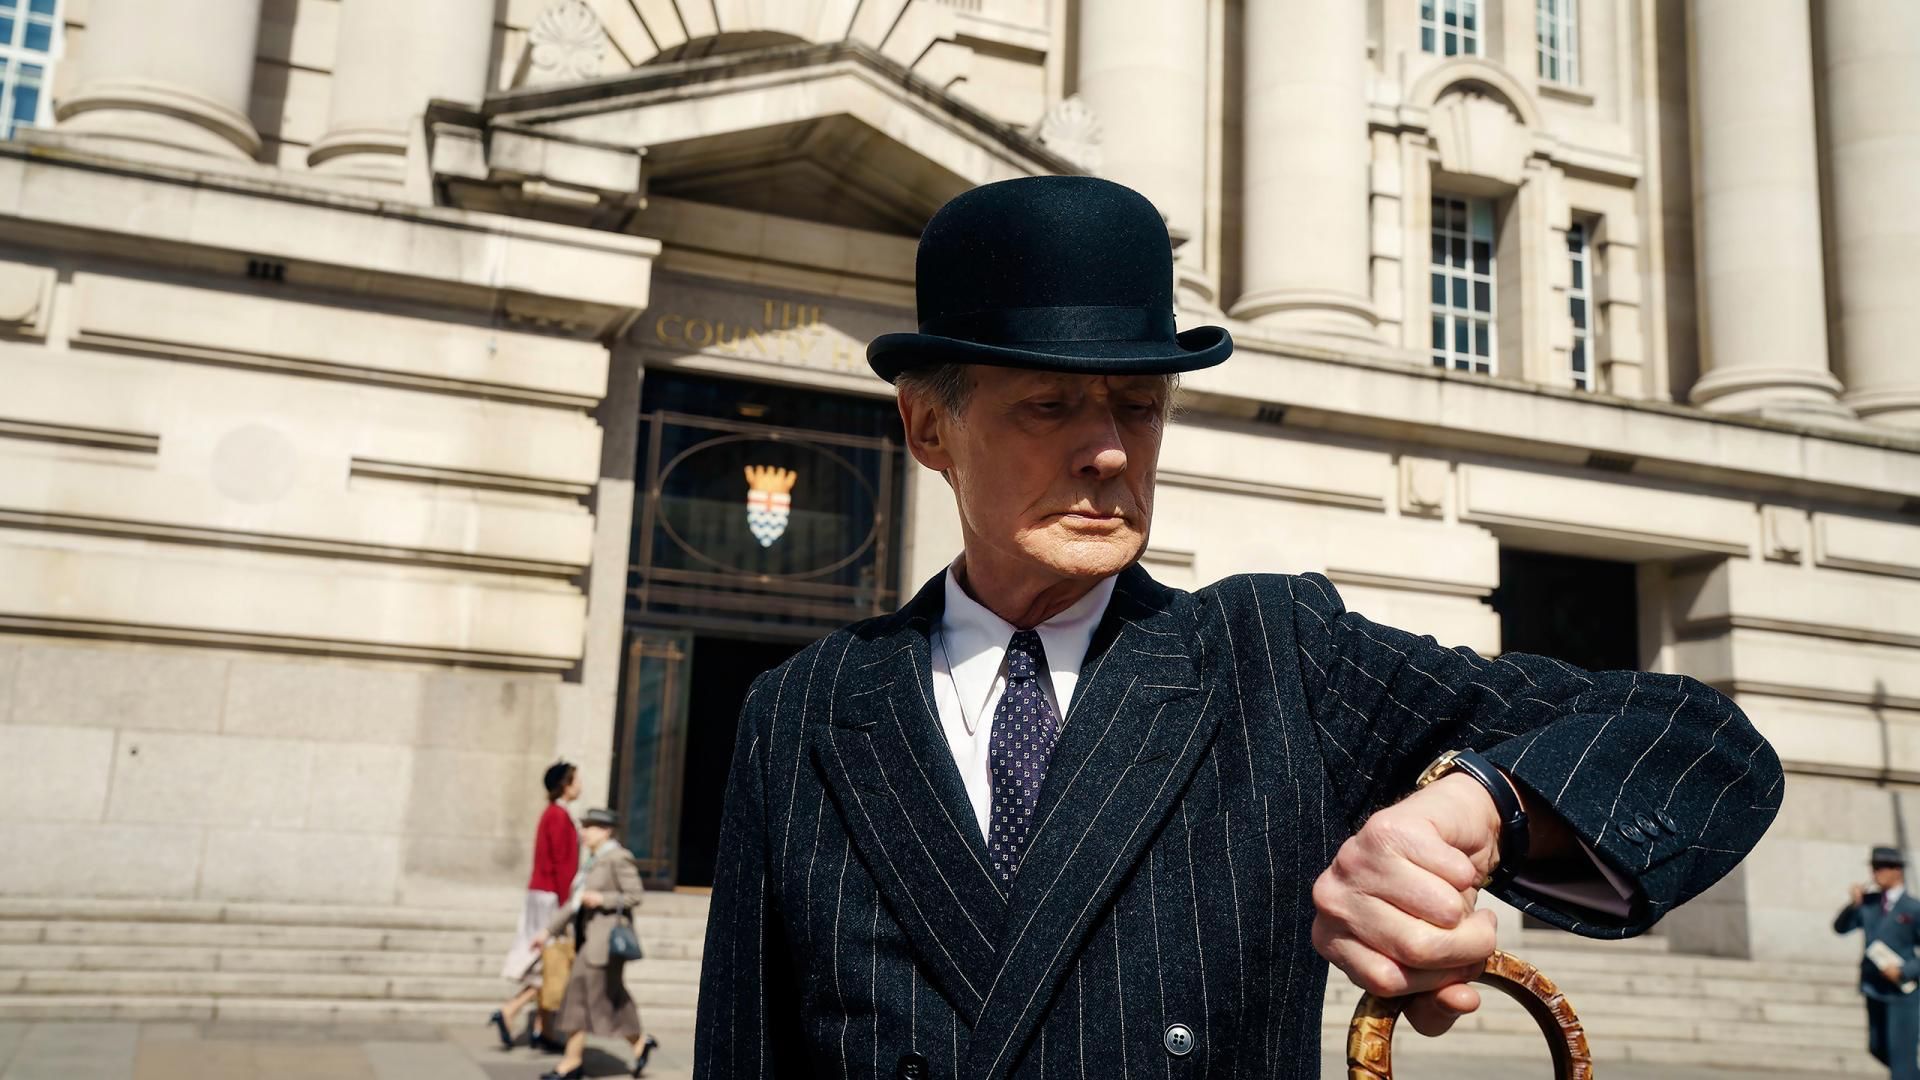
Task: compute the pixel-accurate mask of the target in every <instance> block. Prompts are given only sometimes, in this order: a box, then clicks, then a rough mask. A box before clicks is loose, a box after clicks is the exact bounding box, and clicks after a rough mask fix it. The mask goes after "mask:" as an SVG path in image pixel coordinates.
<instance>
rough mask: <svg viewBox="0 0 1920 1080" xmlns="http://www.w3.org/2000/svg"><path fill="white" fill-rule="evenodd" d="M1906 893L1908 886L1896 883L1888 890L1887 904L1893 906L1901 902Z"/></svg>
mask: <svg viewBox="0 0 1920 1080" xmlns="http://www.w3.org/2000/svg"><path fill="white" fill-rule="evenodd" d="M1905 895H1907V887H1906V886H1905V885H1895V886H1894V887H1893V888H1891V889H1888V890H1887V898H1886V900H1885V901H1884V903H1885V904H1886V906H1888V907H1892V906H1893V905H1895V904H1897V903H1899V902H1900V898H1901V897H1903V896H1905Z"/></svg>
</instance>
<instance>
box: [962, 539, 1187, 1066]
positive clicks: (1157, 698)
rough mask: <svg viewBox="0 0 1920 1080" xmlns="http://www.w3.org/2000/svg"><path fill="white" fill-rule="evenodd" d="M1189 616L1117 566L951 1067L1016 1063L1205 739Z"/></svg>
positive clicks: (1177, 598)
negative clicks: (959, 1058)
mask: <svg viewBox="0 0 1920 1080" xmlns="http://www.w3.org/2000/svg"><path fill="white" fill-rule="evenodd" d="M1195 618H1196V616H1195V605H1194V601H1193V598H1192V597H1191V596H1190V595H1188V594H1186V593H1182V592H1177V591H1174V590H1171V589H1167V588H1165V587H1163V586H1161V585H1160V584H1159V583H1157V582H1155V581H1154V580H1153V579H1152V578H1150V577H1148V576H1147V574H1146V572H1145V571H1143V570H1140V569H1139V568H1138V567H1132V568H1129V569H1128V570H1127V571H1126V572H1124V573H1123V574H1122V575H1121V577H1120V580H1119V582H1118V583H1117V585H1116V587H1115V589H1114V595H1113V601H1112V602H1111V603H1110V604H1109V606H1108V608H1107V613H1106V617H1105V618H1104V619H1103V620H1102V622H1101V626H1100V629H1099V631H1098V632H1097V633H1096V634H1095V637H1094V643H1093V647H1092V648H1091V649H1090V650H1089V652H1088V657H1087V663H1086V666H1085V668H1084V669H1083V670H1085V671H1086V672H1087V674H1085V675H1084V676H1083V677H1082V682H1081V685H1080V688H1079V689H1078V690H1077V691H1076V692H1075V694H1074V700H1073V702H1072V705H1071V706H1070V708H1069V709H1068V712H1067V719H1066V727H1065V729H1064V730H1063V731H1062V732H1061V736H1060V742H1059V743H1058V744H1057V745H1056V746H1055V748H1054V752H1053V760H1052V762H1051V763H1050V764H1049V765H1048V767H1047V779H1046V783H1045V784H1043V785H1042V787H1041V791H1040V800H1039V804H1038V805H1037V806H1036V807H1035V810H1034V820H1035V822H1036V823H1037V824H1036V831H1035V833H1034V836H1033V839H1032V840H1031V841H1030V846H1029V847H1028V849H1027V852H1026V854H1025V855H1024V856H1022V858H1021V864H1020V873H1019V876H1018V877H1016V878H1015V879H1014V884H1013V890H1012V893H1011V894H1010V895H1009V897H1008V900H1007V912H1006V921H1005V928H1004V929H1003V930H1002V932H1001V938H1000V950H999V952H1000V956H999V969H998V971H997V973H996V974H995V976H994V981H993V983H992V984H991V986H990V987H989V989H988V991H987V998H986V1002H985V1004H984V1006H983V1007H982V1009H981V1013H980V1018H979V1021H978V1023H977V1024H975V1025H974V1034H973V1039H972V1040H971V1042H970V1044H969V1046H968V1050H967V1066H966V1068H965V1069H963V1070H962V1073H963V1074H964V1075H967V1076H971V1077H983V1078H991V1077H1000V1076H1004V1075H1006V1074H1007V1073H1008V1072H1010V1071H1011V1070H1012V1069H1013V1067H1014V1065H1015V1064H1016V1063H1018V1061H1019V1060H1020V1056H1021V1053H1022V1052H1023V1050H1024V1048H1025V1046H1026V1044H1027V1042H1028V1040H1029V1039H1031V1038H1032V1036H1033V1033H1034V1030H1035V1029H1036V1028H1037V1027H1038V1025H1039V1022H1040V1018H1041V1017H1043V1016H1044V1015H1045V1014H1046V1011H1047V1008H1048V1006H1049V1005H1050V1004H1051V1003H1052V999H1053V995H1054V994H1055V993H1057V992H1058V989H1059V986H1060V983H1061V979H1062V976H1063V975H1064V973H1065V972H1066V970H1067V968H1068V967H1069V965H1070V964H1071V963H1072V961H1073V958H1074V956H1075V955H1077V953H1078V951H1079V948H1080V946H1081V944H1082V943H1083V942H1084V940H1085V938H1086V936H1087V934H1088V932H1089V931H1090V928H1091V927H1092V925H1093V923H1094V922H1095V921H1096V919H1097V918H1098V916H1099V914H1100V913H1101V911H1102V910H1103V909H1104V908H1105V906H1106V904H1107V903H1108V901H1110V900H1111V899H1112V897H1113V894H1114V892H1115V890H1116V889H1117V888H1118V887H1119V883H1120V882H1121V881H1122V880H1124V879H1125V878H1126V876H1127V874H1128V872H1129V871H1130V870H1131V869H1132V868H1133V865H1134V864H1135V862H1136V861H1138V860H1139V858H1140V857H1141V855H1142V854H1143V853H1144V852H1145V850H1146V848H1147V845H1148V843H1149V842H1150V841H1151V840H1152V838H1153V837H1154V835H1155V834H1156V833H1157V832H1158V831H1159V827H1160V824H1161V822H1162V821H1163V820H1164V819H1165V817H1166V815H1167V812H1168V810H1169V809H1170V808H1171V807H1172V806H1173V805H1174V803H1175V802H1176V801H1177V799H1178V798H1179V796H1180V794H1181V793H1182V792H1183V791H1185V790H1186V786H1187V781H1188V779H1189V778H1190V777H1191V776H1192V774H1193V769H1194V766H1195V765H1196V764H1197V763H1198V762H1199V760H1200V758H1201V756H1202V754H1204V752H1205V751H1206V748H1207V747H1208V746H1209V745H1210V744H1211V743H1212V740H1213V728H1214V726H1215V725H1216V724H1217V720H1216V719H1214V718H1213V714H1210V712H1209V710H1208V709H1207V708H1206V704H1207V700H1206V699H1207V695H1206V693H1205V691H1204V689H1203V688H1202V687H1201V686H1200V675H1199V662H1198V659H1199V658H1198V657H1196V656H1194V655H1193V650H1194V649H1195V648H1196V645H1197V641H1198V634H1197V632H1196V630H1197V628H1196V626H1195Z"/></svg>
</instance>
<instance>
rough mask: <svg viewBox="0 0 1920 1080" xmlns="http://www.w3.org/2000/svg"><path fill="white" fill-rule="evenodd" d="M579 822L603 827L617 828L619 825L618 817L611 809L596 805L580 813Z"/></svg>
mask: <svg viewBox="0 0 1920 1080" xmlns="http://www.w3.org/2000/svg"><path fill="white" fill-rule="evenodd" d="M580 824H582V825H598V826H600V827H601V828H603V829H618V828H619V827H620V817H619V815H617V814H615V813H614V812H613V811H611V810H605V809H601V808H598V807H596V808H594V809H592V810H589V811H587V812H586V814H584V815H582V817H581V818H580Z"/></svg>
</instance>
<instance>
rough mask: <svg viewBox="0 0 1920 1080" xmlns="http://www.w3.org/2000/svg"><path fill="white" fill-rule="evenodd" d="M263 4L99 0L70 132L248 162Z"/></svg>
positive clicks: (66, 105)
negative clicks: (250, 105) (250, 109)
mask: <svg viewBox="0 0 1920 1080" xmlns="http://www.w3.org/2000/svg"><path fill="white" fill-rule="evenodd" d="M259 35H260V0H168V2H166V3H155V2H154V0H93V3H92V4H91V5H90V6H89V10H88V13H87V30H86V37H85V39H84V41H85V50H84V52H83V53H82V55H81V56H80V58H79V59H80V64H81V74H80V79H79V82H78V84H77V86H76V89H75V90H74V92H73V95H72V96H71V97H69V98H68V99H67V100H66V101H63V102H61V103H60V108H59V117H60V126H61V127H62V128H64V129H65V130H68V131H73V132H79V133H83V134H87V135H94V136H98V137H100V138H103V139H116V140H126V141H130V142H139V143H149V144H156V145H159V146H166V147H171V148H174V149H179V150H188V151H193V152H196V153H203V154H214V155H218V156H220V157H228V158H251V157H253V156H254V155H255V154H256V153H258V152H259V150H260V135H259V133H258V132H256V131H254V129H253V123H252V121H250V120H248V119H247V106H248V103H249V98H250V97H251V95H252V92H253V59H254V51H255V49H256V46H257V39H258V37H259Z"/></svg>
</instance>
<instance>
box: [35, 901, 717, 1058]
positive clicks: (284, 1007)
mask: <svg viewBox="0 0 1920 1080" xmlns="http://www.w3.org/2000/svg"><path fill="white" fill-rule="evenodd" d="M706 911H707V899H706V897H704V896H691V895H679V894H654V893H649V894H648V896H647V901H646V903H645V905H644V906H643V907H642V909H641V911H640V913H639V914H638V915H637V916H636V918H635V925H636V928H637V929H638V930H639V933H640V939H641V944H642V946H643V947H644V948H645V949H646V952H647V957H646V959H645V960H642V961H640V962H639V963H636V964H632V965H629V966H628V968H627V972H626V975H627V985H628V988H629V989H630V990H631V991H632V993H633V995H634V998H635V1000H636V1001H637V1002H638V1003H639V1004H640V1007H641V1009H642V1010H643V1011H644V1012H645V1015H646V1017H647V1022H648V1024H649V1025H653V1026H658V1027H661V1028H663V1029H673V1028H688V1029H690V1028H691V1026H692V1024H693V1006H694V999H695V996H696V994H697V991H698V987H699V979H700V954H701V950H702V945H703V941H704V938H705V936H706ZM516 915H517V913H516V912H512V911H498V910H472V909H447V908H415V909H410V908H373V907H332V906H320V905H299V904H207V903H182V902H124V903H123V902H115V901H98V900H95V901H78V902H74V901H60V902H58V903H55V902H52V901H39V900H20V899H8V900H0V1021H7V1020H15V1021H20V1020H75V1019H99V1020H126V1021H176V1022H206V1021H213V1020H229V1021H251V1022H267V1023H282V1022H284V1023H305V1024H312V1023H320V1024H327V1023H342V1024H387V1023H412V1024H422V1023H425V1024H453V1025H465V1024H477V1023H479V1022H480V1021H482V1020H483V1019H484V1018H485V1017H486V1014H487V1012H488V1011H490V1009H491V1008H492V1007H493V1005H495V1004H497V1003H498V1002H500V1001H502V1000H504V999H505V998H506V997H507V996H508V995H509V994H510V993H511V992H512V986H511V984H510V983H508V982H507V981H506V980H504V979H501V978H500V977H499V972H500V962H501V960H502V958H503V957H504V955H505V953H506V951H507V948H508V947H509V946H510V945H511V944H512V940H513V933H512V926H513V923H514V921H515V916H516Z"/></svg>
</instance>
